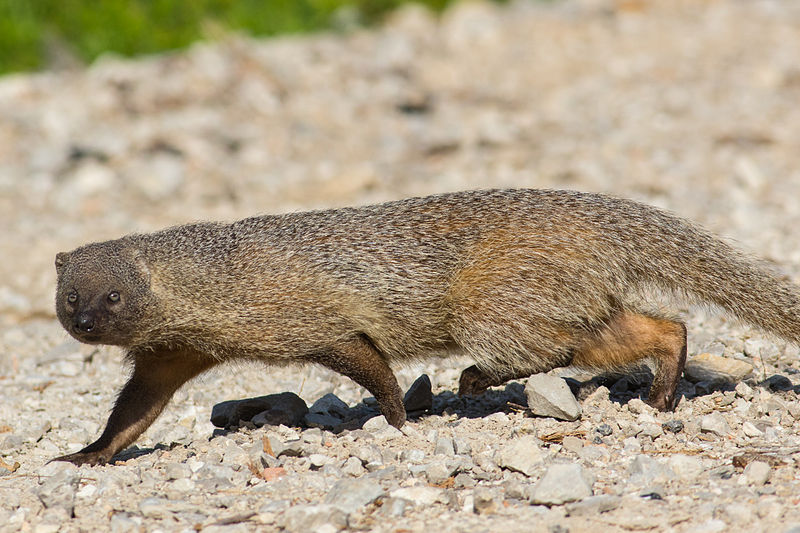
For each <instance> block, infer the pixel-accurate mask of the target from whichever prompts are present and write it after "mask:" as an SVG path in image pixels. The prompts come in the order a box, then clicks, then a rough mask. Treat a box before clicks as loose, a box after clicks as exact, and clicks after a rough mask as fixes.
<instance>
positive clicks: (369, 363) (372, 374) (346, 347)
mask: <svg viewBox="0 0 800 533" xmlns="http://www.w3.org/2000/svg"><path fill="white" fill-rule="evenodd" d="M312 361H313V362H315V363H319V364H321V365H323V366H326V367H328V368H330V369H331V370H334V371H336V372H338V373H340V374H343V375H345V376H347V377H349V378H350V379H352V380H353V381H355V382H356V383H358V384H359V385H361V386H362V387H364V388H365V389H367V390H368V391H369V392H371V393H372V395H373V396H375V399H376V400H378V405H379V406H380V408H381V413H383V416H385V417H386V421H387V422H389V423H390V424H391V425H393V426H394V427H396V428H400V427H401V426H402V425H403V423H404V422H405V421H406V408H405V407H404V406H403V393H402V392H401V391H400V385H398V384H397V378H395V376H394V373H393V372H392V369H391V368H389V363H387V361H386V359H385V358H384V357H383V355H381V353H380V352H378V350H377V349H376V348H375V346H374V345H373V344H372V342H370V341H369V339H367V338H365V337H358V338H355V339H353V340H350V341H347V342H342V343H340V344H338V345H337V346H335V347H333V348H331V349H330V350H327V351H325V352H324V353H321V354H319V355H317V356H315V357H313V358H312Z"/></svg>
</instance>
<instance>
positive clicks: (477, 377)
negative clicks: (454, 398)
mask: <svg viewBox="0 0 800 533" xmlns="http://www.w3.org/2000/svg"><path fill="white" fill-rule="evenodd" d="M530 375H531V372H530V371H528V370H523V371H518V372H514V371H512V372H509V373H507V374H501V375H499V376H490V375H489V374H486V373H484V372H483V371H482V370H481V369H480V368H478V367H477V366H476V365H472V366H471V367H469V368H466V369H464V371H463V372H461V377H460V378H459V379H458V395H459V396H477V395H479V394H483V393H484V392H486V389H488V388H489V387H497V386H499V385H502V384H503V383H505V382H507V381H511V380H513V379H522V378H527V377H528V376H530Z"/></svg>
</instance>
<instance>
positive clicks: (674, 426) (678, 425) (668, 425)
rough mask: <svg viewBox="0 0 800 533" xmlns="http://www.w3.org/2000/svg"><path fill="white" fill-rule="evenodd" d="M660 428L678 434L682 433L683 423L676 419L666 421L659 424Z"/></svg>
mask: <svg viewBox="0 0 800 533" xmlns="http://www.w3.org/2000/svg"><path fill="white" fill-rule="evenodd" d="M661 427H662V428H663V429H664V430H665V431H669V432H670V433H680V432H681V431H683V421H681V420H677V419H673V420H667V421H666V422H664V423H663V424H661Z"/></svg>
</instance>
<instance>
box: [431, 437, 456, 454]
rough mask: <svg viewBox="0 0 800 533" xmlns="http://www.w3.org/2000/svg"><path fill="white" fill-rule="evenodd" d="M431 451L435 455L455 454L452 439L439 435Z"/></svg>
mask: <svg viewBox="0 0 800 533" xmlns="http://www.w3.org/2000/svg"><path fill="white" fill-rule="evenodd" d="M433 453H434V454H436V455H446V456H448V457H450V456H453V455H455V453H456V450H455V445H454V444H453V439H451V438H448V437H439V438H438V439H436V446H435V447H434V449H433Z"/></svg>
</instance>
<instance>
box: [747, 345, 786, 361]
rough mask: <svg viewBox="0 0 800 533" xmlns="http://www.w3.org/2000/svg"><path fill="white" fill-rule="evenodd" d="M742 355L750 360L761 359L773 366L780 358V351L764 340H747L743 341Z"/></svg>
mask: <svg viewBox="0 0 800 533" xmlns="http://www.w3.org/2000/svg"><path fill="white" fill-rule="evenodd" d="M744 353H745V355H746V356H747V357H749V358H751V359H756V360H758V359H761V360H763V361H764V362H767V363H771V364H775V363H776V362H778V360H779V359H780V357H781V351H780V350H779V349H778V347H777V346H776V345H775V343H774V342H770V341H768V340H765V339H747V340H746V341H744Z"/></svg>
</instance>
